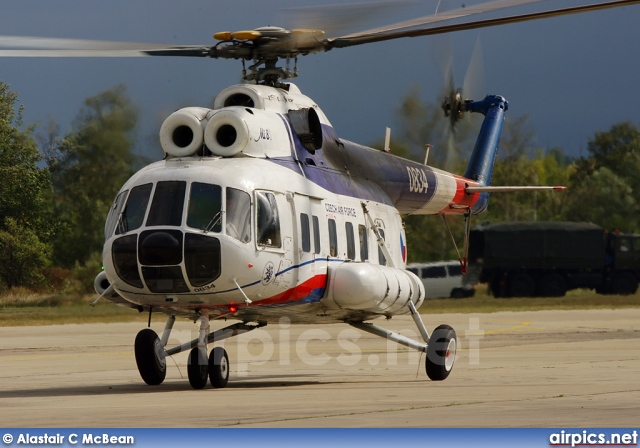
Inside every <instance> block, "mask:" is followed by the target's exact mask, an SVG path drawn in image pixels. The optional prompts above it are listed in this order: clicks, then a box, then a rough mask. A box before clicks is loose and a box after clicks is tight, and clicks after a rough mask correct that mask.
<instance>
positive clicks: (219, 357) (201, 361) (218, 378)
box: [135, 315, 266, 389]
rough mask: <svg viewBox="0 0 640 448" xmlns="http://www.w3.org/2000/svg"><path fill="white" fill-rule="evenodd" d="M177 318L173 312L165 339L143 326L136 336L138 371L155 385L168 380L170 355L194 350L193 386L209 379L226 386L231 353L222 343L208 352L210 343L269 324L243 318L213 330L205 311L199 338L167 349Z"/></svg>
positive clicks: (189, 365) (191, 364)
mask: <svg viewBox="0 0 640 448" xmlns="http://www.w3.org/2000/svg"><path fill="white" fill-rule="evenodd" d="M174 322H175V317H174V316H169V318H168V319H167V324H166V326H165V329H164V332H163V334H162V339H160V338H159V337H158V335H157V334H156V332H155V331H153V330H152V329H150V328H145V329H143V330H141V331H140V332H139V333H138V335H137V336H136V341H135V357H136V364H137V365H138V371H139V372H140V376H141V377H142V379H143V381H144V382H145V383H147V384H149V385H151V386H157V385H159V384H162V382H163V381H164V380H165V377H166V375H167V363H166V358H167V356H172V355H175V354H177V353H180V352H182V351H185V350H191V351H190V352H189V359H188V361H187V374H188V377H189V384H191V387H193V388H194V389H203V388H204V387H206V385H207V380H209V381H210V382H211V385H212V386H213V387H215V388H223V387H225V386H226V385H227V383H228V382H229V373H230V364H229V356H228V355H227V352H226V350H225V349H224V348H222V347H215V348H214V349H213V350H211V353H210V355H209V356H207V343H209V342H214V341H215V342H218V341H221V340H223V339H227V338H230V337H233V336H237V335H239V334H242V333H246V332H248V331H251V330H255V329H256V328H260V327H263V326H265V325H266V324H265V323H264V322H258V323H255V324H254V325H249V324H248V323H245V322H241V323H237V324H233V325H230V326H228V327H226V328H222V329H220V330H216V331H214V332H210V327H209V317H208V316H207V315H202V316H201V317H200V334H199V336H198V339H194V340H193V341H189V342H187V343H185V344H182V345H180V346H177V347H173V348H171V349H168V350H167V349H166V345H167V343H168V341H169V335H170V333H171V329H172V328H173V323H174Z"/></svg>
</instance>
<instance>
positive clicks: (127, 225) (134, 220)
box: [116, 184, 153, 235]
mask: <svg viewBox="0 0 640 448" xmlns="http://www.w3.org/2000/svg"><path fill="white" fill-rule="evenodd" d="M152 187H153V185H152V184H144V185H138V186H137V187H134V188H132V189H131V193H129V198H128V199H127V205H126V207H125V208H124V211H123V212H122V214H121V215H120V216H119V217H118V224H117V226H116V234H117V235H119V234H121V233H126V232H128V231H130V230H135V229H137V228H139V227H140V226H141V225H142V222H143V221H144V215H145V213H146V212H147V206H148V205H149V197H150V196H151V189H152Z"/></svg>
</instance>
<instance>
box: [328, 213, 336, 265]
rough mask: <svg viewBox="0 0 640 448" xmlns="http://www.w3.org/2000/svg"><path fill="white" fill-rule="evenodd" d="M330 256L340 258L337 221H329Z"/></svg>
mask: <svg viewBox="0 0 640 448" xmlns="http://www.w3.org/2000/svg"><path fill="white" fill-rule="evenodd" d="M329 255H330V256H332V257H337V256H338V231H337V228H336V220H335V219H329Z"/></svg>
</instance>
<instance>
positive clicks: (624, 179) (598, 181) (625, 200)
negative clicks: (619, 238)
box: [563, 122, 640, 232]
mask: <svg viewBox="0 0 640 448" xmlns="http://www.w3.org/2000/svg"><path fill="white" fill-rule="evenodd" d="M588 151H589V157H587V158H584V157H583V158H580V159H578V160H576V161H575V163H574V164H573V165H572V166H571V168H570V193H571V194H570V195H569V198H570V200H569V201H568V203H567V204H566V206H565V207H564V211H563V218H564V219H567V220H571V221H580V220H584V221H591V222H593V223H595V224H598V225H600V226H603V227H605V228H619V229H621V230H623V231H626V232H634V231H639V230H640V217H639V211H640V208H639V204H638V201H637V200H636V195H637V192H638V188H640V178H639V176H638V172H639V170H640V130H639V129H638V128H637V127H636V126H634V125H633V124H631V123H630V122H624V123H619V124H615V125H613V126H612V127H611V129H610V130H609V131H607V132H596V133H595V136H594V138H593V139H591V140H589V145H588Z"/></svg>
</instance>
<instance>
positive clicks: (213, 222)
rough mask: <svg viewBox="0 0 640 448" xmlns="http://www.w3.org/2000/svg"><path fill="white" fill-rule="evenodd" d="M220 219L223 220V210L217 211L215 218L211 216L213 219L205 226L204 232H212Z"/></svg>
mask: <svg viewBox="0 0 640 448" xmlns="http://www.w3.org/2000/svg"><path fill="white" fill-rule="evenodd" d="M220 221H222V212H221V211H219V212H218V213H216V214H215V215H214V216H213V218H211V221H209V224H207V226H206V227H205V228H204V233H207V232H210V231H211V230H213V228H214V227H215V226H217V225H218V224H220Z"/></svg>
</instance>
